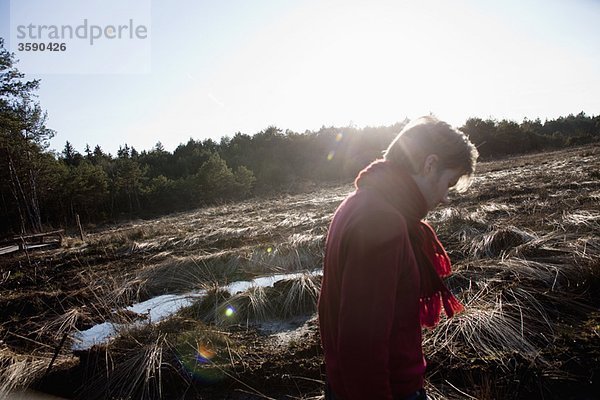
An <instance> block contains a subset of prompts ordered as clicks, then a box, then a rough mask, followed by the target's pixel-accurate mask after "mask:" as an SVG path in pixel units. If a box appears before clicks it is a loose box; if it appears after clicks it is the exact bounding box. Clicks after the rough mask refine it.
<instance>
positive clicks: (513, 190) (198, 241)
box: [0, 147, 600, 399]
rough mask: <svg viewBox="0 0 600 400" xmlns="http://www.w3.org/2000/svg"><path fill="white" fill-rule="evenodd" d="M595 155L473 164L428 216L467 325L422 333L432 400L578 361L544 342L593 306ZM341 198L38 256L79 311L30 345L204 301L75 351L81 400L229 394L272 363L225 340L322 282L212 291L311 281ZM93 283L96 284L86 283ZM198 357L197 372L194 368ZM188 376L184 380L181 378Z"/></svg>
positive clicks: (598, 253) (540, 381)
mask: <svg viewBox="0 0 600 400" xmlns="http://www.w3.org/2000/svg"><path fill="white" fill-rule="evenodd" d="M597 149H600V148H597V147H593V148H592V150H589V151H588V152H587V153H585V154H584V152H582V150H573V151H568V152H565V153H556V154H554V155H533V156H527V157H521V158H512V159H507V160H502V161H499V162H496V163H490V164H484V165H482V168H480V169H479V170H480V171H482V172H481V173H480V174H479V176H478V177H477V179H476V180H475V182H474V184H473V187H472V188H471V190H470V191H469V192H468V193H466V194H464V195H461V197H460V198H459V199H457V200H456V201H455V203H454V205H453V206H452V207H446V208H443V209H440V210H438V211H436V212H434V213H431V214H430V215H429V216H428V218H429V220H430V221H431V222H432V224H433V225H434V226H435V228H436V231H437V232H438V234H439V236H440V238H441V240H442V242H443V243H444V244H445V246H446V248H447V250H448V252H449V254H450V256H451V258H452V260H453V262H454V263H455V274H454V275H453V276H452V277H451V278H450V279H449V280H448V283H449V285H450V286H451V288H452V290H453V291H454V292H455V293H456V294H457V296H458V297H459V298H460V299H461V300H462V301H463V303H464V304H465V305H466V310H465V312H464V313H462V314H460V315H458V316H456V317H455V318H453V319H450V320H446V319H445V320H443V321H442V323H441V324H440V325H439V326H438V327H437V328H436V329H434V330H432V331H427V332H426V334H425V341H424V344H425V352H426V354H427V357H428V358H429V359H430V361H431V365H432V366H433V370H432V371H430V374H431V375H430V376H431V380H430V382H429V386H428V388H429V389H430V393H431V396H430V397H431V398H432V399H458V398H477V399H496V398H509V397H512V398H527V395H525V394H524V393H525V392H522V390H523V387H522V386H525V385H530V386H531V385H538V386H540V387H541V386H543V385H544V384H546V383H548V382H549V379H550V378H551V379H552V382H551V383H552V385H556V384H557V383H556V382H561V381H564V380H565V379H566V377H567V375H568V374H570V373H571V371H569V370H568V368H567V367H565V366H568V365H570V364H569V362H568V360H566V359H565V357H566V356H565V355H564V354H567V355H568V357H572V358H574V357H576V356H575V355H573V356H571V355H570V354H569V353H570V352H578V351H580V350H579V348H578V347H577V346H573V347H569V346H571V345H570V344H567V345H564V346H566V347H565V348H566V350H562V351H564V352H565V353H564V354H563V353H557V351H558V350H557V349H558V344H557V343H558V342H559V341H560V340H561V338H562V337H563V336H564V335H566V337H567V338H569V339H570V338H571V336H573V335H575V334H576V332H577V330H578V329H584V328H585V327H583V326H582V321H585V318H584V316H585V315H588V314H589V311H590V307H592V306H594V305H597V300H596V299H595V298H594V297H593V296H594V295H595V294H596V293H597V290H598V287H600V285H599V283H598V282H599V279H600V263H599V261H598V260H600V240H599V239H598V237H600V223H599V222H600V214H598V207H597V204H598V198H600V195H599V193H600V183H599V182H598V181H597V180H595V179H591V178H585V177H593V176H592V175H591V174H590V170H597V169H598V168H599V167H600V165H599V163H598V161H597V160H598V157H597ZM586 151H587V150H586ZM590 151H591V153H589V152H590ZM588 153H589V154H588ZM582 177H584V178H585V179H587V180H585V179H584V178H582ZM351 189H352V188H351V185H346V186H343V187H339V188H336V189H332V188H326V189H323V190H319V191H316V192H314V193H309V194H302V195H295V196H287V197H282V198H273V199H269V201H264V200H263V202H262V203H259V202H258V201H249V202H242V203H237V204H227V205H222V206H218V207H211V208H206V209H202V210H197V211H194V212H191V213H185V214H174V215H171V216H167V217H164V218H161V219H158V220H154V221H143V222H133V223H130V224H128V225H126V226H120V227H114V228H113V229H111V230H108V231H105V232H98V233H92V234H90V235H89V240H88V241H87V246H88V247H87V248H86V247H83V246H79V245H78V246H79V247H78V248H77V249H76V251H77V253H76V252H75V250H73V252H72V253H74V254H71V253H70V249H64V248H63V249H60V250H57V251H56V252H55V253H48V254H56V255H57V257H67V256H69V257H72V258H70V259H69V260H74V261H76V262H80V263H81V265H82V268H83V269H84V270H85V271H86V272H81V276H79V277H78V280H79V282H87V283H86V285H87V287H88V290H89V293H90V295H89V296H90V299H89V300H90V301H89V302H90V305H89V306H87V307H85V308H84V307H83V305H77V306H70V307H66V306H65V309H66V311H65V312H64V314H62V315H59V316H57V317H54V318H52V319H48V321H47V322H46V324H45V325H43V326H41V327H39V329H38V331H37V334H38V339H39V340H40V342H43V343H53V342H55V341H56V339H57V337H60V336H61V334H64V333H67V332H72V331H74V330H76V329H77V327H78V326H79V325H80V324H81V323H82V321H88V320H90V319H96V318H98V317H99V316H104V317H108V316H109V315H110V314H112V312H113V311H114V310H116V309H118V308H120V307H123V306H124V305H128V304H131V303H132V302H134V301H138V300H140V299H143V298H147V297H149V296H151V295H154V294H164V293H174V292H177V293H183V292H187V291H190V290H194V289H201V290H204V291H205V292H206V296H205V297H204V298H203V299H202V300H201V301H199V302H197V303H195V304H194V305H192V306H191V307H188V308H186V309H184V310H181V311H180V312H179V313H178V315H177V316H174V317H172V318H170V319H168V320H166V321H164V322H161V323H159V324H149V323H141V324H138V325H137V326H136V327H133V328H130V329H125V330H122V331H121V332H120V333H121V335H120V337H119V338H118V339H116V340H115V341H113V342H111V343H110V344H109V345H107V346H105V347H100V348H94V349H92V350H90V351H88V352H84V354H82V365H84V366H86V367H87V368H88V375H86V379H85V380H84V381H85V382H84V384H85V386H86V387H85V389H86V391H85V393H86V394H89V395H90V398H92V397H93V396H92V395H98V397H102V396H108V397H112V398H132V399H136V398H160V397H163V398H166V397H169V396H170V395H171V394H172V393H180V392H178V390H184V389H185V388H188V387H190V385H191V386H192V387H194V382H195V378H194V376H195V375H203V374H204V376H205V377H206V376H208V377H211V376H212V378H211V379H229V380H231V381H233V380H235V379H238V378H239V377H238V378H234V377H232V376H230V375H231V374H229V372H228V371H229V368H233V366H242V368H241V370H243V371H242V372H241V373H242V374H243V373H250V372H249V371H246V369H245V368H246V367H247V366H248V365H249V363H251V362H255V364H254V365H253V368H256V369H257V370H258V372H256V374H258V375H260V374H261V373H262V372H261V371H266V370H263V369H262V368H266V367H263V364H262V363H264V360H265V359H269V358H270V356H271V355H270V354H269V353H268V351H269V350H264V349H266V348H267V347H261V346H263V344H262V343H259V344H256V343H253V345H255V346H256V348H257V349H263V350H261V351H263V353H260V354H255V355H254V357H255V359H251V360H252V361H248V359H242V357H241V356H240V354H241V350H240V349H241V347H242V346H240V347H237V345H236V343H235V341H234V340H233V339H232V337H233V336H234V335H235V332H237V331H239V330H244V331H248V330H251V329H252V327H251V325H253V324H254V323H257V322H260V321H273V320H275V321H285V320H289V319H290V318H292V317H294V316H299V315H306V314H309V315H310V314H314V313H315V311H316V300H317V298H318V292H319V286H320V281H319V280H320V277H318V276H315V275H314V274H310V273H306V274H302V275H300V276H299V277H297V278H295V279H290V280H286V281H280V282H278V283H276V284H275V285H274V286H273V287H267V288H263V287H257V286H255V287H252V288H250V289H249V290H247V291H245V292H243V293H237V294H235V295H233V296H231V295H229V293H228V292H226V291H225V290H224V289H223V286H224V285H227V284H229V283H231V282H233V281H237V280H249V279H252V278H254V277H257V276H262V275H267V274H272V273H285V272H294V271H303V270H314V269H316V268H318V267H319V266H320V264H321V261H322V257H323V247H324V238H325V233H326V229H327V226H328V223H329V221H330V218H331V215H332V213H333V211H334V210H335V208H336V207H337V205H338V204H339V202H340V201H341V200H342V199H343V197H344V196H345V194H346V193H347V192H349V191H350V190H351ZM86 252H87V253H91V254H92V253H93V255H95V256H97V257H98V258H92V257H91V256H90V258H89V260H91V261H93V262H96V263H97V264H94V263H93V262H92V263H91V265H87V264H86V263H87V261H86V260H87V259H86V260H84V259H83V255H85V254H87V253H86ZM75 253H76V254H75ZM80 256H81V260H80V258H79V257H80ZM102 263H104V264H102ZM103 268H104V269H106V270H107V271H109V272H106V271H105V272H104V273H99V272H96V271H98V270H102V269H103ZM92 271H94V272H92ZM2 276H4V275H2ZM5 280H6V281H8V278H6V279H5ZM57 293H59V292H58V291H57ZM55 315H56V313H55ZM200 321H202V322H200ZM313 323H314V322H313ZM565 326H567V327H569V328H568V329H565ZM571 326H572V327H571ZM590 329H591V328H590ZM565 332H567V333H565ZM590 332H591V333H590V337H594V336H593V335H596V336H597V335H598V334H597V330H590ZM569 335H571V336H569ZM256 340H257V341H258V342H260V340H262V339H260V338H257V339H256ZM265 340H266V339H265ZM567 343H570V342H567ZM555 346H556V347H555ZM594 349H596V350H597V346H596V347H595V348H594ZM199 350H202V351H199ZM245 351H249V350H247V349H246V350H245ZM255 351H259V350H255ZM553 351H554V352H553ZM200 352H203V353H204V355H208V356H210V357H209V358H210V360H209V361H210V362H207V363H203V362H200V363H198V362H197V361H198V359H196V356H197V355H198V353H200ZM264 352H267V353H264ZM38 353H39V354H41V355H40V356H37V355H36V356H32V355H30V354H29V355H27V354H19V353H18V352H16V351H14V349H9V348H8V347H5V348H4V349H3V350H2V353H1V358H0V359H1V360H2V361H1V362H0V372H1V374H0V377H1V378H0V385H1V386H0V387H3V388H18V387H26V386H27V385H29V384H30V383H32V382H36V381H37V380H38V379H39V378H40V376H41V374H43V370H44V369H45V368H42V365H43V366H44V367H45V366H47V363H48V362H49V359H48V358H45V357H46V356H45V355H43V353H42V352H38ZM213 353H214V354H213ZM36 354H37V353H36ZM580 355H581V353H577V357H580ZM305 356H306V354H304V355H297V354H294V355H293V357H298V362H297V363H296V364H298V365H304V364H305V363H307V361H306V358H303V357H305ZM61 357H62V356H61ZM211 357H212V358H211ZM289 357H292V353H291V350H290V354H289ZM580 358H581V359H583V360H584V359H585V357H580ZM61 360H62V358H61ZM294 360H296V359H294ZM42 361H43V362H42ZM61 362H62V361H61ZM582 362H583V361H582ZM185 363H187V364H189V365H191V367H190V368H184V364H185ZM265 364H266V363H265ZM317 364H318V365H317V366H316V367H315V368H316V369H317V370H318V369H319V368H320V363H317ZM585 365H586V367H588V368H592V367H589V364H585ZM249 369H250V368H249ZM279 372H280V375H281V374H284V373H286V372H285V371H283V370H282V371H279ZM253 373H254V372H253ZM269 373H270V375H268V376H269V377H270V378H272V379H273V380H278V379H280V378H281V376H275V375H276V374H277V373H278V372H277V371H276V372H275V373H273V372H272V371H270V372H269ZM228 374H229V375H228ZM274 374H275V375H274ZM21 375H22V376H21ZM254 376H255V375H254ZM87 378H89V379H87ZM570 378H571V379H577V378H573V375H571V376H570ZM265 379H266V378H265ZM273 380H272V381H273ZM265 381H266V380H265ZM272 381H270V382H272ZM582 382H583V380H582ZM520 385H521V386H520ZM174 386H175V387H176V386H179V388H178V389H176V388H175V389H174ZM267 386H268V385H267ZM528 389H529V391H528V392H527V393H531V392H536V393H538V392H539V390H540V389H539V388H537V387H534V388H531V387H529V388H528ZM224 396H226V394H223V397H224ZM534 397H535V396H534ZM299 398H302V395H301V394H300V395H299Z"/></svg>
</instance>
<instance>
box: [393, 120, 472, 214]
mask: <svg viewBox="0 0 600 400" xmlns="http://www.w3.org/2000/svg"><path fill="white" fill-rule="evenodd" d="M478 156H479V153H478V152H477V149H476V148H475V146H474V145H473V143H471V142H470V141H469V139H468V138H467V137H466V136H465V134H464V133H462V132H460V131H458V130H456V129H454V128H452V127H451V126H450V125H448V124H447V123H445V122H443V121H440V120H438V119H437V118H434V117H421V118H419V119H417V120H414V121H412V122H411V123H409V124H408V125H406V126H405V127H404V129H403V130H402V132H400V133H399V134H398V136H396V138H395V139H394V140H393V141H392V143H391V144H390V146H389V147H388V148H387V150H386V151H385V153H384V158H385V159H386V160H388V161H391V162H394V163H396V164H399V165H401V166H403V167H404V168H406V169H407V170H408V171H410V173H411V175H412V176H413V178H414V179H415V182H416V183H417V185H418V186H419V188H420V189H421V192H422V193H423V196H424V197H425V199H426V201H427V206H428V209H430V210H431V209H433V208H435V206H437V205H438V204H439V203H440V202H442V203H446V202H447V201H448V189H449V188H451V187H455V186H456V188H457V190H460V191H462V190H466V189H467V188H468V187H469V185H470V182H471V177H472V175H473V173H474V172H475V164H476V162H477V157H478Z"/></svg>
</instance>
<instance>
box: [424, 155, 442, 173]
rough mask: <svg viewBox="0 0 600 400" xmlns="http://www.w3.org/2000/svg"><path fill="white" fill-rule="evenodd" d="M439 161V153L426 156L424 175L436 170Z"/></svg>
mask: <svg viewBox="0 0 600 400" xmlns="http://www.w3.org/2000/svg"><path fill="white" fill-rule="evenodd" d="M438 163H439V158H438V156H437V154H430V155H428V156H427V157H425V162H424V163H423V175H426V176H427V175H429V174H430V173H431V172H433V171H436V170H437V167H438Z"/></svg>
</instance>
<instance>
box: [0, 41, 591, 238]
mask: <svg viewBox="0 0 600 400" xmlns="http://www.w3.org/2000/svg"><path fill="white" fill-rule="evenodd" d="M2 44H3V43H2V39H0V129H1V136H0V179H1V180H0V189H1V199H0V201H1V217H0V218H1V224H2V225H1V229H0V234H9V233H18V232H35V231H41V230H43V229H44V228H48V227H57V226H63V227H67V226H71V225H72V224H73V221H74V220H75V215H80V217H81V220H82V221H83V222H84V223H86V222H87V223H98V222H104V221H110V220H114V219H118V218H131V217H147V216H154V215H160V214H164V213H169V212H173V211H181V210H188V209H193V208H196V207H200V206H204V205H209V204H214V203H218V202H223V201H232V200H240V199H245V198H249V197H252V196H255V195H260V194H266V193H278V192H283V191H297V190H302V189H303V188H306V187H307V185H308V186H310V185H314V184H319V183H323V182H333V181H340V180H350V179H352V178H354V177H355V176H356V174H357V172H358V171H359V170H360V169H361V168H363V167H364V166H365V165H367V164H368V163H369V162H371V161H372V160H374V159H376V158H378V157H380V156H381V152H382V151H383V150H384V149H385V148H386V146H387V145H388V144H389V142H390V141H391V140H392V138H393V137H394V136H395V135H396V134H397V133H398V132H399V131H400V130H401V129H402V127H403V126H404V125H405V124H406V123H407V122H408V120H404V121H402V122H399V123H396V124H394V125H391V126H386V127H366V128H362V129H358V128H356V127H344V128H335V127H329V128H326V127H323V128H321V129H320V130H318V131H316V132H313V131H306V132H304V133H296V132H292V131H289V130H287V131H283V130H281V129H279V128H277V127H268V128H267V129H265V130H263V131H261V132H258V133H256V134H254V135H252V136H251V135H247V134H243V133H236V134H235V135H234V136H233V137H224V138H222V139H221V140H220V142H216V141H213V140H211V139H207V140H202V141H199V140H194V139H190V140H189V141H188V142H187V143H185V144H181V145H179V146H178V147H177V148H176V149H175V150H174V151H173V152H172V153H171V152H168V151H165V149H164V148H163V146H162V145H161V144H160V143H157V145H156V146H155V147H154V148H153V149H151V150H144V151H141V152H139V151H137V150H136V149H135V148H133V147H130V146H128V145H126V144H125V145H123V146H121V147H120V149H119V151H118V152H117V154H116V155H114V156H113V155H111V154H108V153H106V152H105V151H103V149H102V148H101V147H100V146H95V147H94V148H93V149H92V148H91V147H89V146H87V147H86V148H85V150H84V151H83V152H82V153H80V152H79V151H78V150H77V149H75V148H73V146H72V145H71V144H70V143H69V142H67V143H66V144H65V146H64V149H63V150H62V152H60V153H54V152H51V151H49V150H48V143H49V140H50V139H51V138H52V137H53V135H54V132H53V131H52V130H50V129H48V128H47V127H46V125H45V121H46V115H45V113H44V112H43V111H42V109H41V107H40V105H39V104H38V102H36V101H35V97H34V93H35V90H36V89H37V88H38V85H39V82H38V81H27V80H26V79H25V78H24V76H23V75H22V74H20V73H19V72H18V70H17V69H16V68H15V67H14V65H13V64H14V59H13V56H12V55H11V54H10V53H8V52H7V51H6V50H4V48H3V46H2ZM462 129H463V130H464V131H465V133H467V134H468V135H469V137H470V138H471V140H472V141H473V142H474V143H475V144H476V145H477V147H478V148H479V150H480V153H481V155H482V158H489V157H499V156H503V155H507V154H515V153H522V152H528V151H539V150H544V149H550V148H560V147H564V146H568V145H575V144H582V143H585V142H589V141H594V140H598V138H600V117H598V116H597V117H591V116H587V115H585V114H584V113H580V114H578V115H569V116H567V117H564V118H563V117H561V118H558V119H555V120H548V121H545V122H543V123H542V122H541V121H540V120H535V121H530V120H525V121H523V122H522V123H516V122H513V121H506V120H502V121H495V120H489V119H488V120H482V119H478V118H471V119H469V120H467V121H466V123H465V125H464V126H463V127H462Z"/></svg>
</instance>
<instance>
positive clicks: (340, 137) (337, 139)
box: [335, 132, 344, 142]
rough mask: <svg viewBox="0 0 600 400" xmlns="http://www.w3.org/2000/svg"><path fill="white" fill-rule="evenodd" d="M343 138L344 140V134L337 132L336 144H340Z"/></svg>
mask: <svg viewBox="0 0 600 400" xmlns="http://www.w3.org/2000/svg"><path fill="white" fill-rule="evenodd" d="M343 138H344V134H343V133H342V132H339V133H338V134H337V135H335V141H336V142H341V141H342V139H343Z"/></svg>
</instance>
